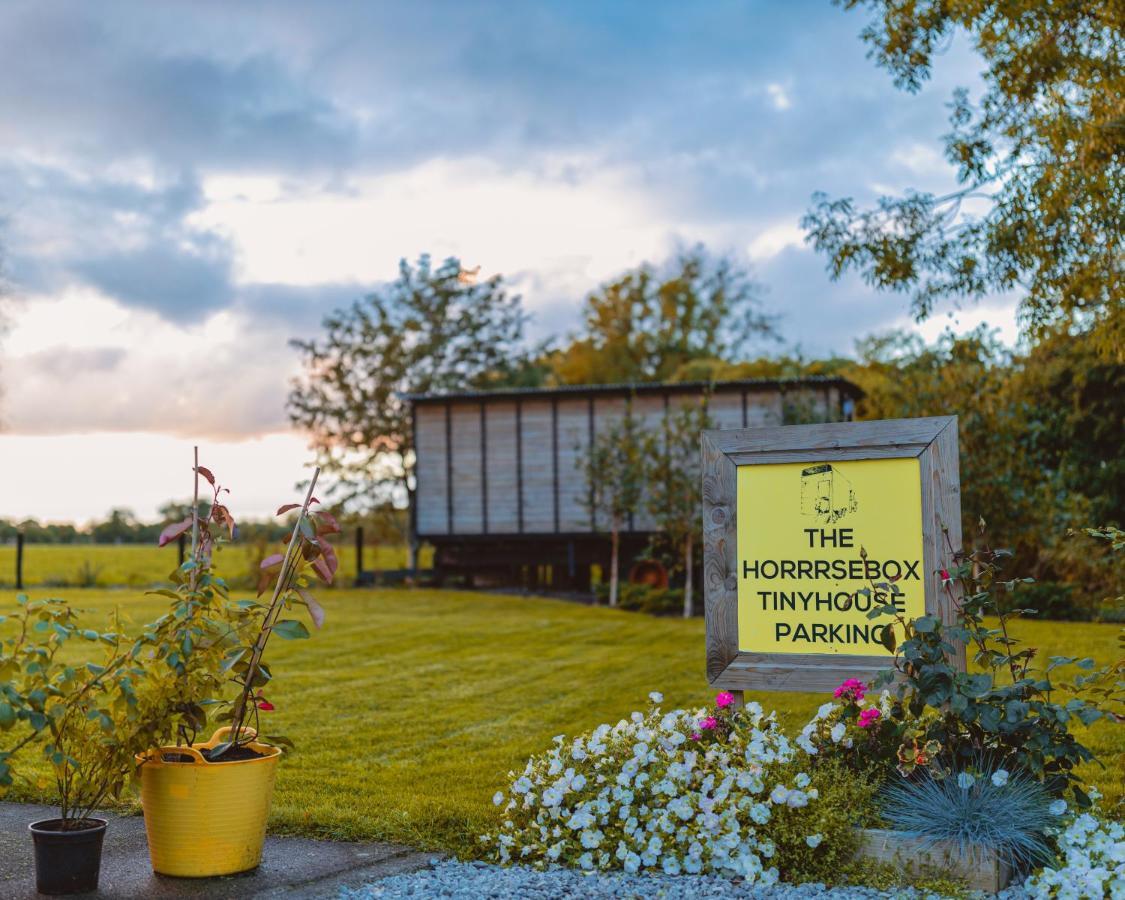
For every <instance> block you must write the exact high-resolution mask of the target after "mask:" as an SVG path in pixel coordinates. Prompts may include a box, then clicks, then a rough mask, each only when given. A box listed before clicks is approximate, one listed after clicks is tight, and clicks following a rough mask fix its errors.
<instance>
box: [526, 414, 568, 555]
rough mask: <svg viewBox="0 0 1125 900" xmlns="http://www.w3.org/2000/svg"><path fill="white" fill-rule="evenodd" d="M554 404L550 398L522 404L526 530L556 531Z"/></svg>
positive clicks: (537, 531)
mask: <svg viewBox="0 0 1125 900" xmlns="http://www.w3.org/2000/svg"><path fill="white" fill-rule="evenodd" d="M551 405H552V404H551V401H549V400H524V401H523V403H522V406H523V415H522V420H523V530H524V532H525V533H528V532H530V533H542V532H547V531H554V530H555V473H554V466H553V461H552V450H551V448H552V443H551ZM559 449H560V450H561V449H562V448H561V447H560V448H559Z"/></svg>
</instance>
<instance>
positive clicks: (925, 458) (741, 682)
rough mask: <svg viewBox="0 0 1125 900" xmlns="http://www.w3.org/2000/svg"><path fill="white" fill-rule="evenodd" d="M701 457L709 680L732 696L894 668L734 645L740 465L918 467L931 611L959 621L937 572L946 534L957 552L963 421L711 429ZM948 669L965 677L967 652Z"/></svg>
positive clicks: (823, 686)
mask: <svg viewBox="0 0 1125 900" xmlns="http://www.w3.org/2000/svg"><path fill="white" fill-rule="evenodd" d="M702 450H703V595H704V605H705V611H706V627H707V680H708V681H709V682H710V683H711V685H712V686H714V687H716V688H722V689H725V690H730V691H744V690H747V691H755V690H769V691H818V692H819V691H830V690H832V689H833V688H835V687H836V686H837V685H838V684H840V683H841V682H842V681H843V680H844V679H846V678H859V679H861V680H867V679H870V678H871V677H873V676H874V675H875V674H876V673H878V672H880V671H883V670H885V669H887V668H888V667H889V666H890V658H889V657H886V656H868V655H857V654H839V653H749V652H746V651H743V650H740V649H739V640H738V565H739V560H738V541H737V528H738V522H737V516H736V510H737V496H736V489H737V477H736V471H737V468H738V467H739V466H753V465H761V464H764V463H804V462H808V463H822V462H844V461H848V460H861V459H896V458H904V457H905V458H909V457H914V458H917V459H918V463H919V472H920V475H921V490H922V553H923V566H924V570H925V576H924V596H925V608H926V612H927V613H928V614H930V615H935V616H937V617H939V618H940V619H941V620H942V621H943V622H945V623H946V624H952V623H953V622H954V620H955V612H956V611H955V609H954V605H953V602H952V599H951V598H950V597H949V595H948V594H947V593H946V592H945V590H944V588H943V586H942V583H941V577H940V575H939V574H938V570H939V569H940V568H941V567H942V566H943V565H949V564H950V553H949V549H948V546H947V545H946V538H945V534H946V533H948V535H949V542H950V543H951V544H952V546H953V547H954V548H956V549H960V547H961V482H960V469H959V464H958V456H957V417H956V416H936V417H933V418H925V419H883V420H876V421H871V422H835V423H830V424H824V425H781V426H771V427H766V428H744V429H737V430H729V431H705V432H703V439H702ZM950 663H951V664H952V665H953V666H954V668H956V669H957V670H958V671H964V670H965V651H964V647H962V646H958V649H957V652H956V653H954V655H953V658H951V660H950Z"/></svg>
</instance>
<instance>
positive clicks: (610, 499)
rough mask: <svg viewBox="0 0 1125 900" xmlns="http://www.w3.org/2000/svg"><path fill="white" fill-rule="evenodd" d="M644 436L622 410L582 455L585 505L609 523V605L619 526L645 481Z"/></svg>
mask: <svg viewBox="0 0 1125 900" xmlns="http://www.w3.org/2000/svg"><path fill="white" fill-rule="evenodd" d="M643 449H644V438H643V435H642V434H641V433H640V430H639V427H638V424H637V420H636V419H635V418H634V417H633V415H632V413H631V412H629V411H626V413H625V415H624V416H623V417H622V419H621V421H620V422H614V423H612V424H611V425H609V426H608V427H607V428H604V429H602V430H600V431H599V432H598V434H597V435H596V436H595V437H594V440H593V443H591V444H590V445H589V446H588V447H587V448H586V449H585V456H584V458H583V459H582V469H583V476H584V477H585V481H586V496H587V497H588V498H589V499H588V500H587V501H586V505H587V508H588V509H589V511H590V513H591V515H592V516H593V519H594V522H595V524H597V522H598V520H599V518H601V520H602V521H605V522H607V523H608V525H609V535H610V557H609V605H610V606H617V586H618V581H619V578H618V574H619V556H620V547H621V528H622V526H623V525H624V523H625V519H626V517H627V516H628V515H629V513H631V512H634V511H635V510H636V509H637V506H638V505H639V504H640V502H641V493H642V491H643V489H644V482H645V464H644V457H643Z"/></svg>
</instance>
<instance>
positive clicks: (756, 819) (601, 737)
mask: <svg viewBox="0 0 1125 900" xmlns="http://www.w3.org/2000/svg"><path fill="white" fill-rule="evenodd" d="M661 699H662V698H661V697H660V695H659V694H653V695H652V700H653V706H652V708H651V709H650V710H649V712H648V713H647V714H642V713H639V712H635V713H633V714H632V716H631V717H630V718H629V719H627V720H622V721H620V722H618V723H617V724H616V725H613V726H610V725H601V726H599V727H598V728H596V729H594V730H593V731H592V732H589V733H587V734H584V735H581V736H579V737H577V738H574V739H573V740H569V741H568V740H567V739H566V738H564V737H562V736H559V737H557V738H556V739H555V746H554V747H553V748H552V749H551V750H550V751H548V752H547V753H545V754H543V755H541V756H537V757H533V758H532V759H531V760H529V761H528V764H527V766H526V767H525V768H524V769H523V771H522V772H519V773H512V782H511V785H510V787H509V790H508V791H507V792H506V793H504V792H500V793H497V795H496V797H495V798H494V800H495V802H496V804H497V805H498V806H500V807H502V810H503V814H504V818H503V821H502V823H501V825H500V828H499V829H498V831H497V832H496V833H495V834H489V835H485V836H484V837H483V838H482V840H483V841H484V842H485V843H486V844H487V845H488V846H489V847H490V848H491V849H492V851H493V853H494V854H495V858H496V859H497V860H498V861H500V862H504V863H507V862H520V863H524V864H526V865H530V866H533V867H536V868H545V867H550V866H553V865H568V866H575V867H577V868H580V869H584V870H588V871H593V870H603V871H604V870H611V869H620V870H623V871H625V872H627V873H636V872H642V871H646V870H657V871H661V872H663V873H665V874H670V875H677V874H681V873H683V874H700V873H707V874H718V875H725V876H729V877H738V878H741V879H744V880H746V881H748V882H751V883H761V884H767V885H768V884H772V883H774V882H776V881H777V880H778V879H779V878H782V877H784V878H786V879H787V880H823V879H824V878H830V877H832V876H833V874H834V873H835V872H836V871H838V870H839V867H840V866H842V865H845V864H846V863H847V862H848V861H849V860H850V859H851V857H852V856H853V854H854V852H855V849H856V847H857V845H858V838H857V836H856V834H855V833H854V831H853V829H852V828H851V824H852V813H851V810H852V809H854V808H857V806H858V807H863V806H865V805H867V804H866V803H865V802H864V801H865V800H869V794H870V787H869V786H868V784H867V782H866V781H865V780H864V779H863V778H861V777H860V778H854V777H853V778H844V777H839V776H840V774H841V773H840V772H838V771H832V769H831V767H829V766H822V767H820V768H819V769H818V770H817V771H816V772H810V771H806V764H807V762H808V760H809V757H808V756H807V754H805V753H803V752H802V751H800V750H799V749H798V748H797V747H796V746H794V744H793V743H791V742H790V741H789V740H788V739H787V738H786V737H785V735H784V734H782V733H781V731H780V730H779V728H778V726H777V723H776V721H775V718H774V716H773V714H772V713H771V714H769V715H767V714H766V713H765V712H763V710H762V709H761V707H760V706H759V705H758V704H756V703H751V704H749V705H748V706H747V707H746V708H745V709H743V710H737V711H736V710H735V709H734V707H733V700H734V698H733V697H732V696H731V695H729V694H719V696H718V697H717V698H716V706H715V707H714V708H713V709H708V710H699V711H697V712H694V713H689V712H687V711H684V710H673V711H671V712H663V711H661V709H660V708H659V705H658V704H659V702H660V700H661Z"/></svg>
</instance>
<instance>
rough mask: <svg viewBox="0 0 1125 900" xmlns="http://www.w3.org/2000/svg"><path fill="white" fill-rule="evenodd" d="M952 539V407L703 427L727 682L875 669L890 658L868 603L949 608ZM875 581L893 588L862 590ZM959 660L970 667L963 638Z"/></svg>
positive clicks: (942, 611)
mask: <svg viewBox="0 0 1125 900" xmlns="http://www.w3.org/2000/svg"><path fill="white" fill-rule="evenodd" d="M946 535H948V539H947V537H946ZM947 540H948V543H947ZM950 546H952V547H953V548H960V546H961V494H960V480H959V476H958V461H957V418H956V417H955V416H941V417H936V418H928V419H892V420H885V421H873V422H840V423H834V424H827V425H791V426H778V427H769V428H749V429H742V430H731V431H706V432H704V433H703V578H704V602H705V604H706V622H707V678H708V680H709V681H710V682H711V684H712V685H713V686H714V687H716V688H722V689H725V690H729V691H732V692H741V691H744V690H771V691H818V692H819V691H830V690H832V689H833V688H835V687H836V686H837V685H838V684H840V683H841V682H842V681H843V680H845V679H847V678H859V679H861V680H869V679H870V678H872V677H873V676H874V675H875V674H876V673H878V672H880V671H882V670H884V669H886V668H888V667H889V665H890V663H891V660H892V659H893V654H892V653H891V652H890V651H889V650H888V649H887V648H886V647H885V646H884V645H883V641H882V637H883V635H882V629H884V628H886V627H889V626H888V623H890V622H891V619H890V618H889V617H887V616H879V617H877V618H874V619H872V618H869V617H868V615H867V614H868V612H870V610H871V609H872V606H873V604H876V603H879V602H893V603H894V604H895V605H896V606H897V607H898V609H899V610H900V611H901V612H902V613H903V614H904V615H905V617H906V618H907V619H913V618H917V617H919V616H922V615H924V614H930V615H935V616H937V617H939V618H940V619H941V620H942V621H944V622H946V623H952V622H953V621H954V615H955V610H954V608H953V603H952V601H951V599H950V597H949V596H948V594H947V593H946V592H945V590H944V588H943V585H942V582H941V576H940V574H939V571H940V569H941V568H942V567H946V566H950V565H952V560H951V558H950V557H951V553H950V551H949V547H950ZM873 584H893V585H894V588H895V591H894V592H893V593H892V592H889V591H886V589H885V588H884V589H883V594H884V596H882V597H880V598H877V597H875V596H874V594H875V590H869V591H867V592H864V593H858V592H859V591H860V590H861V589H862V588H868V589H871V587H872V585H873ZM899 637H900V638H901V635H900V636H899ZM951 662H952V664H953V665H954V666H955V667H956V668H958V669H959V670H961V671H963V670H964V668H965V659H964V650H963V648H961V649H959V650H958V652H957V653H956V654H954V658H953V659H952V660H951Z"/></svg>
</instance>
